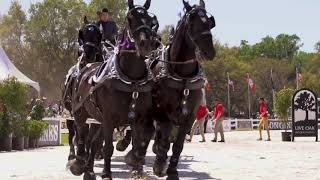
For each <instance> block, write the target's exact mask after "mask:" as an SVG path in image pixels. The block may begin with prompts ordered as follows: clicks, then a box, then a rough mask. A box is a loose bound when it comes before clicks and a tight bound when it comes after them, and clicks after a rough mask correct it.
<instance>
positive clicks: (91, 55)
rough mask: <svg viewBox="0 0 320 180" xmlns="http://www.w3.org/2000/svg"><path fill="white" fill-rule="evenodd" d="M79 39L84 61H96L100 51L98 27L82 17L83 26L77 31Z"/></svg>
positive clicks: (100, 36)
mask: <svg viewBox="0 0 320 180" xmlns="http://www.w3.org/2000/svg"><path fill="white" fill-rule="evenodd" d="M79 40H80V41H82V44H83V50H84V58H85V61H86V63H92V62H96V58H97V55H98V54H99V53H100V49H101V40H102V34H101V31H100V29H99V27H98V26H97V25H96V24H95V23H92V22H89V21H88V20H87V17H84V26H83V27H82V28H81V29H80V31H79Z"/></svg>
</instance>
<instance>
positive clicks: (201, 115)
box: [187, 104, 209, 143]
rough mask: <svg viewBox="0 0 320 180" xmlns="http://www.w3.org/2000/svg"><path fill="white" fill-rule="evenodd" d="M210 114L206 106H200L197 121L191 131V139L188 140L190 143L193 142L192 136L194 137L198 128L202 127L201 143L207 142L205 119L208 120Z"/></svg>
mask: <svg viewBox="0 0 320 180" xmlns="http://www.w3.org/2000/svg"><path fill="white" fill-rule="evenodd" d="M208 113H209V111H208V109H207V107H206V106H205V105H204V104H201V105H200V106H199V108H198V111H197V114H196V117H197V119H196V120H195V121H194V123H193V126H192V129H191V134H190V139H188V140H187V141H188V142H191V141H192V136H193V135H194V132H195V130H196V129H197V128H198V127H200V134H201V136H202V141H200V142H201V143H202V142H206V138H205V136H204V122H205V119H206V117H207V115H208Z"/></svg>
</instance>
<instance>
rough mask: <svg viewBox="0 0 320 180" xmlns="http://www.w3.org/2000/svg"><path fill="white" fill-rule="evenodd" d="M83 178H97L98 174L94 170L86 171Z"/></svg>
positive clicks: (90, 179)
mask: <svg viewBox="0 0 320 180" xmlns="http://www.w3.org/2000/svg"><path fill="white" fill-rule="evenodd" d="M83 180H96V175H95V174H94V172H86V173H84V175H83Z"/></svg>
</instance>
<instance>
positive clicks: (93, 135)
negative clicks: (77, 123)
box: [83, 124, 101, 180]
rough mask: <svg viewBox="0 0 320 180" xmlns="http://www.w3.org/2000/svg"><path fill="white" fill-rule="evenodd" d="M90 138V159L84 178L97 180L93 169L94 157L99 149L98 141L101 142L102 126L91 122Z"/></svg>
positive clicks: (85, 179)
mask: <svg viewBox="0 0 320 180" xmlns="http://www.w3.org/2000/svg"><path fill="white" fill-rule="evenodd" d="M89 134H90V136H89V137H90V138H88V142H89V144H88V145H89V147H88V148H89V152H88V159H87V162H86V168H85V174H84V176H83V180H96V176H95V174H94V171H93V167H94V157H95V154H96V151H97V143H98V142H99V136H100V134H101V126H100V125H97V124H91V126H90V130H89Z"/></svg>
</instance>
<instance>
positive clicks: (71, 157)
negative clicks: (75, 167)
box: [68, 154, 76, 161]
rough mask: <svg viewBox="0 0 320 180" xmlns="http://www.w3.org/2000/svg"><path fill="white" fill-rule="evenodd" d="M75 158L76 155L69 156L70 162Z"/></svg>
mask: <svg viewBox="0 0 320 180" xmlns="http://www.w3.org/2000/svg"><path fill="white" fill-rule="evenodd" d="M75 158H76V155H74V154H70V155H69V156H68V161H70V160H73V159H75Z"/></svg>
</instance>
